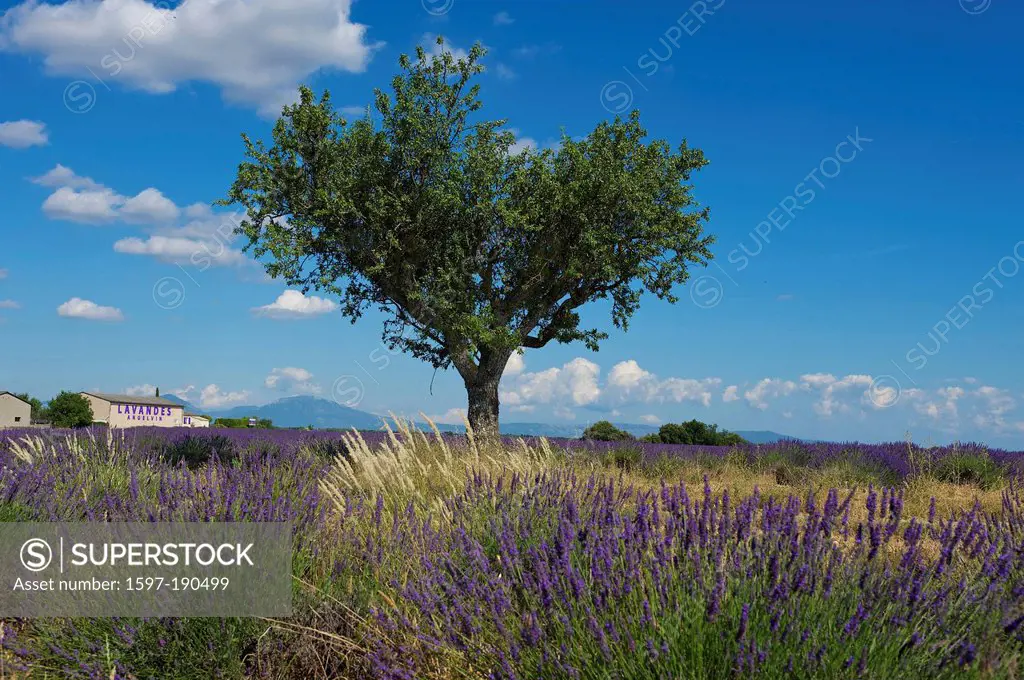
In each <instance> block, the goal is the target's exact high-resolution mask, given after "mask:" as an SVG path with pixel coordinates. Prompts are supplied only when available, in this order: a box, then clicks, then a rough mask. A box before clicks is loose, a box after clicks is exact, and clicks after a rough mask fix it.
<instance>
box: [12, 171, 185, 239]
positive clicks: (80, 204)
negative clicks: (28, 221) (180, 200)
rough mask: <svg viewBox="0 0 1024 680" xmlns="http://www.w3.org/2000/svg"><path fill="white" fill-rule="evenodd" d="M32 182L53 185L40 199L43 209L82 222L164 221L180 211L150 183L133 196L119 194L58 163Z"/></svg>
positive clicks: (156, 223)
mask: <svg viewBox="0 0 1024 680" xmlns="http://www.w3.org/2000/svg"><path fill="white" fill-rule="evenodd" d="M32 182H33V183H35V184H39V185H40V186H44V187H50V188H56V191H54V192H53V193H52V194H50V195H49V196H48V197H47V199H46V200H45V201H44V202H43V212H44V213H45V214H46V215H47V217H50V218H52V219H60V220H68V221H71V222H81V223H83V224H101V223H104V222H112V221H114V220H121V221H122V222H125V223H127V224H155V225H166V224H170V223H173V222H174V221H175V220H177V219H178V216H179V215H180V214H181V210H180V209H179V208H178V206H176V205H175V204H174V202H173V201H171V200H170V199H168V198H167V197H166V196H164V195H163V194H162V193H161V192H160V191H159V190H158V189H154V188H152V187H150V188H148V189H143V190H142V191H140V192H139V193H138V194H136V195H135V196H132V197H126V196H122V195H121V194H119V193H118V192H116V191H114V190H113V189H111V188H109V187H105V186H103V185H102V184H100V183H98V182H95V181H93V179H92V178H90V177H81V176H79V175H78V174H76V173H75V171H74V170H72V169H71V168H69V167H67V166H64V165H60V164H59V163H58V164H57V165H56V166H55V167H54V168H53V169H52V170H50V171H49V172H47V173H46V174H45V175H42V176H40V177H34V178H32Z"/></svg>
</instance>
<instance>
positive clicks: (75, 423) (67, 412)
mask: <svg viewBox="0 0 1024 680" xmlns="http://www.w3.org/2000/svg"><path fill="white" fill-rule="evenodd" d="M48 411H49V415H50V422H51V423H52V424H53V425H54V427H88V426H89V425H92V421H93V413H92V404H90V403H89V400H88V399H86V398H85V397H83V396H82V395H81V394H76V393H74V392H61V393H60V394H58V395H57V396H56V397H54V398H53V399H51V400H50V404H49V407H48Z"/></svg>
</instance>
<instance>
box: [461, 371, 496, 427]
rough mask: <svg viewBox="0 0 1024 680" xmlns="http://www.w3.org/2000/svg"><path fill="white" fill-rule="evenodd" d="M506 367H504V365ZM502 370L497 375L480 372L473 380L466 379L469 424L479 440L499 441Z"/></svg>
mask: <svg viewBox="0 0 1024 680" xmlns="http://www.w3.org/2000/svg"><path fill="white" fill-rule="evenodd" d="M502 368H504V367H502ZM501 373H502V372H501V371H498V372H497V374H496V375H488V374H484V373H483V372H482V371H481V372H479V373H478V375H477V376H476V379H475V380H473V381H472V382H470V381H466V392H467V393H468V394H469V413H468V418H469V426H470V427H471V428H473V435H474V436H475V437H476V438H477V440H478V441H482V442H483V441H486V442H491V443H493V442H497V441H498V439H499V437H500V433H499V430H498V381H500V380H501Z"/></svg>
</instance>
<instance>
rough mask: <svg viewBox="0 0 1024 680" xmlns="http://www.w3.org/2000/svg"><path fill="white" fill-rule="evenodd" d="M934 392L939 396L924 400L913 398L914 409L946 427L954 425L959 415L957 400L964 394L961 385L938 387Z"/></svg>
mask: <svg viewBox="0 0 1024 680" xmlns="http://www.w3.org/2000/svg"><path fill="white" fill-rule="evenodd" d="M935 393H936V396H937V397H939V398H938V399H935V400H929V401H925V402H921V401H919V400H915V401H914V410H915V411H917V412H918V413H920V414H921V415H923V416H927V417H928V418H930V419H932V420H934V421H936V422H939V423H942V424H944V425H946V426H947V428H948V427H955V426H956V424H957V422H958V419H959V416H960V414H959V412H958V409H957V401H958V400H960V399H961V398H962V397H963V396H964V395H965V394H966V391H965V390H964V388H962V387H955V386H954V387H940V388H939V389H938V390H936V391H935Z"/></svg>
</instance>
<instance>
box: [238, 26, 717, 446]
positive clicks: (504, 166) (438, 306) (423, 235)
mask: <svg viewBox="0 0 1024 680" xmlns="http://www.w3.org/2000/svg"><path fill="white" fill-rule="evenodd" d="M438 45H439V46H440V47H439V53H438V54H436V55H435V56H429V55H428V54H427V53H426V52H425V51H424V50H423V48H417V50H416V59H415V60H413V59H411V58H410V57H409V56H407V55H402V56H401V58H400V60H399V64H400V67H401V68H402V70H403V73H401V74H399V75H398V76H396V77H395V78H394V80H393V81H392V89H393V94H385V93H384V92H382V91H381V90H377V91H376V97H375V104H376V113H377V115H376V116H374V117H371V116H370V115H367V116H365V117H363V118H361V119H359V120H356V121H355V122H352V123H349V122H348V121H346V120H345V119H344V118H343V117H342V116H341V115H340V114H339V113H338V112H337V111H336V110H335V108H334V106H333V105H332V103H331V98H330V94H329V93H327V92H325V93H324V94H323V95H322V96H321V97H320V99H319V100H315V98H314V95H313V92H312V91H311V90H310V89H308V88H305V87H303V88H301V89H300V96H299V102H298V103H296V104H294V105H290V106H286V107H284V109H283V112H282V115H281V117H280V118H279V119H278V121H277V123H276V125H275V126H274V129H273V142H274V143H273V146H272V147H271V148H267V147H266V145H265V144H264V143H263V142H254V141H252V140H251V139H250V138H249V137H248V136H247V135H243V142H244V145H245V151H246V156H247V159H246V160H245V161H244V162H242V163H241V164H240V165H239V168H238V174H237V177H236V179H235V181H234V183H233V184H232V186H231V189H230V190H229V192H228V196H227V198H226V199H224V200H222V201H220V202H219V203H220V204H221V205H233V204H241V205H242V206H244V207H245V209H246V212H247V215H246V218H245V219H244V220H243V221H242V222H241V224H240V226H239V227H238V229H237V231H238V232H239V233H241V234H244V235H245V236H246V237H248V243H247V244H246V245H245V249H246V250H247V251H251V253H252V255H253V256H254V257H255V258H257V259H258V260H260V261H262V262H263V264H264V266H265V268H266V271H267V273H268V274H270V275H271V276H272V277H275V278H283V279H284V280H285V281H286V282H287V283H288V285H291V286H296V287H300V288H301V290H302V291H303V293H305V292H308V291H309V290H310V289H315V290H319V291H325V292H327V293H329V294H332V295H335V296H338V297H339V298H340V299H341V302H342V304H341V311H342V313H343V314H344V315H345V316H346V317H348V318H349V319H351V320H352V321H353V322H355V321H356V320H357V319H358V318H359V317H360V316H362V314H363V313H364V312H365V311H366V310H367V309H369V308H374V307H376V308H379V309H380V310H381V311H383V312H384V313H385V315H386V321H385V323H384V329H383V339H384V342H385V344H386V345H387V346H388V347H389V348H390V349H391V350H395V349H399V350H402V351H405V352H408V353H410V354H411V355H412V356H414V357H417V358H419V359H422V360H424V361H427V362H429V363H430V364H431V365H432V366H434V367H435V368H442V369H444V368H448V367H451V366H454V368H455V369H456V370H457V371H458V373H459V375H460V376H461V377H462V379H463V382H464V383H465V386H466V390H467V393H468V398H469V408H468V418H469V422H470V425H471V426H472V427H473V428H474V429H475V430H476V431H477V432H478V433H479V434H480V436H481V437H496V436H497V434H498V410H499V399H498V382H499V380H500V378H501V375H502V372H503V371H504V369H505V366H506V364H507V363H508V360H509V358H510V357H511V355H512V353H513V352H516V351H519V350H520V348H540V347H544V346H545V345H547V344H548V343H549V342H551V341H557V342H561V343H569V342H574V341H582V342H583V343H584V344H585V345H586V346H587V347H588V348H589V349H591V350H597V348H598V346H599V342H600V341H601V340H603V339H605V338H607V337H608V336H607V333H604V332H601V331H600V330H598V329H597V328H584V327H581V325H580V323H581V320H580V315H579V313H578V312H577V310H578V309H579V308H580V307H582V306H583V305H585V304H587V303H589V302H592V301H595V300H601V299H608V300H610V302H611V321H612V324H613V325H614V326H615V327H616V328H621V329H623V330H626V329H627V328H628V323H629V319H630V317H632V315H633V314H634V313H635V312H636V311H637V309H638V308H639V304H640V300H641V296H642V294H643V293H644V292H645V291H646V292H649V293H651V294H653V295H655V296H656V297H658V298H661V299H664V300H668V301H669V302H676V299H677V298H676V296H675V295H674V294H673V288H674V286H676V285H677V284H681V283H684V282H685V281H686V280H687V279H688V276H689V275H688V266H689V265H690V264H692V263H699V264H707V262H708V260H710V258H711V253H710V251H709V250H708V246H709V245H710V244H711V242H712V238H711V237H710V236H706V235H704V233H703V223H704V222H705V221H706V219H707V217H708V210H707V208H700V207H698V204H697V202H696V200H695V199H694V198H693V196H692V195H691V191H692V187H691V185H689V184H688V182H689V180H690V177H691V174H692V173H694V172H695V171H697V170H699V169H700V168H701V167H703V166H704V165H705V164H706V161H705V159H704V155H703V153H702V152H701V151H700V150H699V149H695V148H690V147H689V146H687V144H686V142H685V141H683V142H682V143H681V144H680V145H679V147H678V150H676V151H673V150H672V149H671V147H670V146H669V145H668V143H666V142H665V141H662V140H653V141H650V142H648V143H645V142H644V139H645V138H646V137H647V132H646V130H645V129H644V128H643V127H642V126H641V125H640V119H639V113H638V112H637V111H633V112H632V114H631V115H630V116H629V118H628V119H625V120H623V119H621V118H619V117H616V118H615V120H614V121H611V122H608V121H605V122H601V123H599V124H598V125H597V126H596V128H595V129H594V130H593V132H591V133H590V134H589V135H588V136H587V137H585V138H584V139H580V140H576V139H572V138H570V137H569V136H568V135H566V134H564V133H563V135H562V139H561V145H560V146H559V148H558V150H557V151H556V150H552V149H543V150H533V149H525V150H522V151H517V150H515V149H514V148H513V146H514V144H515V141H516V140H515V135H514V134H513V133H512V132H511V131H509V130H508V129H507V128H505V124H506V121H504V120H485V119H483V118H482V116H481V114H480V110H481V106H482V103H481V101H480V99H479V96H478V95H479V85H475V84H474V85H471V81H472V80H473V78H474V77H475V76H476V75H477V74H479V73H481V72H482V71H483V66H482V65H481V63H480V59H481V58H482V57H483V56H484V54H485V50H484V49H483V48H482V47H481V46H480V45H479V44H478V45H475V46H474V47H473V48H472V49H471V50H470V52H469V54H468V55H467V56H466V57H465V58H460V59H457V60H456V59H455V58H454V57H453V56H452V54H451V53H450V52H449V51H447V50H445V49H444V43H443V40H442V39H440V38H439V39H438ZM375 119H376V120H375Z"/></svg>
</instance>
